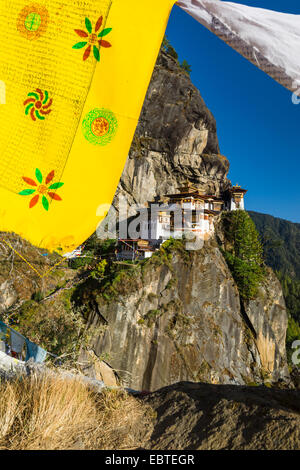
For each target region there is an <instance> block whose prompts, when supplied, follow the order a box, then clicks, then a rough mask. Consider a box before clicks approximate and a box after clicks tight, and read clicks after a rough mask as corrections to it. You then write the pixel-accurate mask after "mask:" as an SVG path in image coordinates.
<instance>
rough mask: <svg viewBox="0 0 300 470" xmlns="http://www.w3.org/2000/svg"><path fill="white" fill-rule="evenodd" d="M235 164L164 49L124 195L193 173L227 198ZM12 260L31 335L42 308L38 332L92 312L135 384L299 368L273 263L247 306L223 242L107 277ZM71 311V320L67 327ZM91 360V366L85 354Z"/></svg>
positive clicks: (1, 283) (136, 195) (11, 302)
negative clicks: (290, 354)
mask: <svg viewBox="0 0 300 470" xmlns="http://www.w3.org/2000/svg"><path fill="white" fill-rule="evenodd" d="M228 169H229V163H228V161H227V159H226V158H225V157H222V156H220V154H219V147H218V140H217V136H216V124H215V120H214V118H213V116H212V114H211V113H210V112H209V111H208V109H207V108H206V106H205V104H204V102H203V100H202V98H201V96H200V93H199V91H198V90H197V89H196V88H195V87H194V86H193V85H192V84H191V81H190V79H189V77H188V76H187V75H186V74H185V73H184V72H183V71H182V70H181V69H180V68H179V66H178V64H177V63H176V62H175V61H174V60H173V59H172V58H171V57H169V56H167V55H166V54H165V53H164V52H161V54H160V56H159V59H158V63H157V66H156V68H155V71H154V75H153V79H152V82H151V85H150V87H149V91H148V95H147V98H146V101H145V105H144V109H143V113H142V117H141V120H140V123H139V126H138V129H137V132H136V135H135V139H134V143H133V146H132V149H131V152H130V155H129V159H128V162H127V165H126V168H125V170H124V173H123V175H122V178H121V181H120V184H119V188H118V191H117V195H118V194H123V195H125V196H126V197H127V200H128V201H129V203H130V204H133V203H139V204H144V203H145V202H146V201H148V200H153V198H154V197H157V196H158V197H162V196H163V195H164V194H166V193H171V192H173V191H175V190H176V189H177V187H178V186H179V185H180V183H182V182H185V181H186V180H187V179H188V180H189V181H191V182H193V183H195V184H197V186H198V187H200V188H202V189H203V191H205V192H207V193H214V194H216V195H220V194H222V192H223V191H224V190H226V189H227V188H228V186H229V185H230V182H229V181H228V180H227V176H226V175H227V172H228ZM218 237H219V238H220V239H221V238H222V237H221V235H220V234H218ZM219 241H220V240H219ZM12 243H13V246H14V247H15V248H16V249H17V251H18V252H21V254H23V256H25V257H26V258H27V259H29V260H31V262H33V263H34V265H35V266H37V268H38V269H39V271H41V272H46V271H47V270H48V269H49V267H50V266H49V264H52V265H53V264H55V259H53V260H52V259H50V258H48V257H46V258H45V257H43V256H42V253H40V252H39V250H37V249H36V248H34V247H30V246H29V245H28V244H26V243H25V244H24V243H23V242H22V240H20V239H19V238H17V239H16V240H15V239H14V237H13V239H12ZM5 260H6V261H5V263H6V264H5V269H4V268H3V269H2V271H3V273H2V274H3V275H2V274H1V273H0V300H1V305H0V309H2V310H4V309H5V308H8V307H10V306H13V312H12V314H13V318H14V319H17V320H18V322H19V327H20V331H21V332H23V333H24V334H25V333H26V332H27V330H28V328H27V330H26V321H27V322H28V321H29V320H30V330H29V333H30V334H32V333H33V330H34V328H35V321H34V320H35V319H36V318H37V316H38V318H39V323H38V324H37V326H36V328H37V329H39V328H41V327H39V325H43V323H45V324H47V325H48V323H47V322H48V321H50V322H52V323H53V325H52V326H53V328H52V326H51V328H52V330H53V331H56V325H57V326H58V328H57V329H58V330H59V331H60V332H62V329H63V328H66V331H67V330H68V329H69V323H70V322H71V323H72V321H73V320H72V319H74V318H75V317H76V315H81V314H83V315H84V317H85V318H86V319H87V320H88V324H89V325H90V326H92V325H93V326H95V327H97V328H96V329H95V330H93V329H92V328H91V329H90V331H91V333H92V332H93V331H97V334H94V337H93V338H92V340H90V342H89V345H88V348H87V350H90V353H89V354H93V352H92V351H94V352H95V353H96V354H97V356H99V357H100V358H104V359H105V361H106V362H107V363H109V365H110V366H111V367H113V369H114V370H115V371H116V372H117V373H118V375H119V376H120V377H121V378H122V380H123V382H124V383H125V384H127V385H128V386H129V387H131V388H134V389H139V390H141V389H146V390H156V389H158V388H160V387H163V386H166V385H169V384H173V383H175V382H178V381H182V380H189V381H193V382H199V381H204V382H210V383H215V384H251V383H255V384H257V383H263V382H266V381H269V382H276V381H278V380H279V379H286V378H287V376H288V371H287V366H286V358H285V333H286V326H287V315H286V310H285V304H284V300H283V296H282V291H281V288H280V284H279V282H278V281H277V279H276V277H275V275H274V274H273V272H272V271H271V270H270V271H269V272H268V276H267V279H266V281H265V283H264V285H262V286H261V288H260V292H259V296H258V298H257V299H255V300H253V301H251V302H249V303H248V304H243V303H242V302H241V299H240V296H239V292H238V289H237V286H236V284H235V282H234V279H233V278H232V275H231V273H230V271H229V269H228V266H227V264H226V262H225V260H224V258H223V256H222V254H221V251H220V249H219V247H218V245H217V243H216V241H215V240H214V239H211V240H210V241H208V242H206V243H205V244H204V247H203V248H202V249H201V250H198V251H187V250H185V249H184V246H183V244H182V242H180V241H177V242H173V243H170V244H169V246H168V247H166V246H164V247H163V248H162V249H161V250H160V251H159V252H158V253H156V254H155V255H154V256H153V257H152V258H151V259H150V260H148V261H146V262H144V263H139V264H137V265H130V264H126V263H124V265H121V266H120V269H119V272H118V268H116V269H115V270H112V271H111V272H110V274H109V276H110V279H109V280H108V281H106V280H104V281H103V282H99V281H97V280H95V279H94V278H93V276H90V275H89V270H88V269H87V270H86V271H85V272H84V273H82V272H81V271H79V273H78V275H76V271H72V270H70V269H68V268H66V267H62V266H61V267H60V268H59V270H56V271H53V273H51V276H50V277H49V278H46V280H44V279H43V280H41V279H40V278H38V276H36V275H34V274H33V272H32V270H31V268H29V266H27V265H26V264H24V263H23V264H22V262H20V260H19V258H18V257H16V259H14V254H13V252H12V251H8V252H7V253H5ZM91 262H93V261H91ZM95 262H96V261H95ZM16 263H17V264H18V263H19V264H20V267H19V266H18V265H16ZM112 272H114V277H113V275H112ZM36 294H39V295H38V296H37V295H36ZM66 294H68V295H67V297H66ZM32 296H33V298H34V299H35V300H36V301H35V300H34V305H33V307H32V309H33V310H32V309H31V310H30V309H29V308H31V304H28V305H27V310H26V309H25V310H24V309H23V310H22V307H21V310H19V311H18V305H20V304H22V302H24V300H26V299H30V297H32ZM41 296H42V297H43V300H42V301H40V300H39V299H40V297H41ZM62 310H64V311H62ZM72 310H73V311H72ZM56 312H60V316H59V315H58V316H57V314H56ZM78 312H80V313H78ZM71 313H72V315H73V316H72V315H71ZM49 317H50V319H49ZM69 317H70V318H71V319H70V320H69ZM62 318H64V319H65V320H66V319H67V321H66V323H65V324H63V325H61V321H62V320H61V319H62ZM32 319H34V320H32ZM43 319H45V321H44V320H43ZM74 321H75V320H74ZM22 322H23V323H22ZM58 324H59V325H58ZM24 325H25V326H24ZM22 328H23V329H22ZM24 328H25V330H24ZM52 330H51V331H52ZM36 333H37V337H38V338H39V337H41V335H40V332H39V331H37V332H36ZM44 333H45V332H44ZM46 336H49V331H47V335H46ZM71 336H72V335H71ZM44 337H45V335H44V336H43V338H44ZM54 340H56V338H54ZM72 341H73V336H72ZM51 344H52V343H51V341H50V339H49V343H48V340H47V341H46V340H45V343H44V344H42V345H43V346H44V347H45V348H46V349H48V348H50V349H48V350H50V351H51ZM72 344H73V343H72ZM72 348H73V346H72ZM87 356H88V355H87ZM81 360H82V361H85V360H87V368H89V364H88V361H89V358H88V357H85V353H84V351H82V357H81ZM102 369H103V368H102ZM102 369H101V371H100V372H99V371H98V372H99V373H100V374H102V372H103V370H102ZM95 373H96V372H95Z"/></svg>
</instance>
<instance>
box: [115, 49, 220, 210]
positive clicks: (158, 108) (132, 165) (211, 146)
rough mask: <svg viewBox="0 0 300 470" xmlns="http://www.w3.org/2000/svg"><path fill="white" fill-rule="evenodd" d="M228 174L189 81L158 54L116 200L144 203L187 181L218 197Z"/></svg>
mask: <svg viewBox="0 0 300 470" xmlns="http://www.w3.org/2000/svg"><path fill="white" fill-rule="evenodd" d="M228 170H229V162H228V160H227V159H226V158H225V157H224V156H222V155H220V151H219V145H218V138H217V133H216V122H215V119H214V117H213V115H212V114H211V112H210V111H209V110H208V109H207V107H206V105H205V103H204V101H203V99H202V97H201V95H200V92H199V91H198V90H197V88H195V87H194V86H193V84H192V83H191V80H190V77H189V76H188V75H187V74H186V73H185V72H184V71H183V70H182V69H181V68H180V67H179V65H178V64H177V62H176V61H175V60H174V59H173V58H172V57H170V56H168V55H167V54H165V53H164V52H163V51H161V53H160V55H159V58H158V61H157V65H156V67H155V70H154V73H153V77H152V81H151V84H150V87H149V90H148V93H147V97H146V100H145V103H144V107H143V111H142V114H141V118H140V121H139V125H138V128H137V131H136V134H135V137H134V140H133V145H132V148H131V151H130V154H129V158H128V160H127V164H126V167H125V169H124V172H123V175H122V177H121V180H120V184H119V187H118V190H117V193H116V196H118V195H123V196H126V198H127V200H128V202H129V204H132V203H138V204H144V203H145V202H147V201H150V200H153V198H154V197H155V196H160V197H162V196H163V195H164V194H166V193H172V192H174V191H175V190H176V189H177V188H178V185H179V184H180V183H183V182H185V181H186V180H187V179H189V180H190V181H191V182H193V183H195V184H197V185H198V186H199V187H201V188H202V189H203V191H205V192H207V193H213V194H216V195H219V194H220V193H221V192H222V191H223V190H225V189H226V188H227V187H228V185H229V182H228V180H227V178H226V175H227V173H228ZM115 203H117V198H116V199H115Z"/></svg>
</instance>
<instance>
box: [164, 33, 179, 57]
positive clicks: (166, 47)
mask: <svg viewBox="0 0 300 470" xmlns="http://www.w3.org/2000/svg"><path fill="white" fill-rule="evenodd" d="M162 47H163V49H164V50H165V52H166V53H167V54H169V55H170V56H171V57H173V58H174V59H175V60H177V59H178V54H177V52H176V51H175V49H174V47H173V46H172V44H171V43H170V41H169V39H168V38H167V37H166V36H165V37H164V39H163V43H162Z"/></svg>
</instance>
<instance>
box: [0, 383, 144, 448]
mask: <svg viewBox="0 0 300 470" xmlns="http://www.w3.org/2000/svg"><path fill="white" fill-rule="evenodd" d="M0 397H1V399H0V449H10V450H12V449H13V450H33V449H34V450H37V449H46V450H50V449H53V450H54V449H56V450H60V449H129V448H130V449H133V448H136V447H138V446H140V445H141V442H140V439H141V438H142V436H143V435H144V434H145V429H147V428H149V429H150V428H151V412H149V411H150V410H149V408H145V407H144V406H143V405H142V404H141V403H140V402H139V401H138V400H136V399H135V398H133V397H131V396H129V395H127V394H126V393H124V392H120V391H105V392H103V393H101V394H96V393H95V392H93V391H91V390H90V389H88V388H87V386H86V385H85V384H83V383H82V382H81V381H80V380H79V379H70V380H68V379H65V378H64V379H63V378H60V377H53V376H43V377H39V378H36V377H30V378H23V379H20V380H16V381H14V382H4V383H1V384H0Z"/></svg>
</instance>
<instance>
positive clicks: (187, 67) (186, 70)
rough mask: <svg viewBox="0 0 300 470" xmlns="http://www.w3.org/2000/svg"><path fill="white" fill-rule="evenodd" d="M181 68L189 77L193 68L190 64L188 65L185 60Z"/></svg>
mask: <svg viewBox="0 0 300 470" xmlns="http://www.w3.org/2000/svg"><path fill="white" fill-rule="evenodd" d="M180 67H181V68H182V70H184V71H185V72H186V73H187V74H188V75H190V74H191V72H192V67H191V65H190V64H188V62H187V61H186V60H184V61H183V62H182V64H181V65H180Z"/></svg>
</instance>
